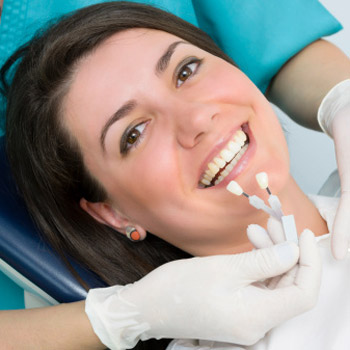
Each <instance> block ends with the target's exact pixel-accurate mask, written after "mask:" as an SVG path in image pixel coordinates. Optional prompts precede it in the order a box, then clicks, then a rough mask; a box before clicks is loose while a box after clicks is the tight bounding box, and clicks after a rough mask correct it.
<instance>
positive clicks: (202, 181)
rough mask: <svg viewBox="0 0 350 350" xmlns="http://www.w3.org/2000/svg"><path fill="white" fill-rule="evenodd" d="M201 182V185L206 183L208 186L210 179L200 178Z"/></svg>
mask: <svg viewBox="0 0 350 350" xmlns="http://www.w3.org/2000/svg"><path fill="white" fill-rule="evenodd" d="M201 183H202V184H203V185H206V186H209V185H210V181H209V180H207V179H202V180H201Z"/></svg>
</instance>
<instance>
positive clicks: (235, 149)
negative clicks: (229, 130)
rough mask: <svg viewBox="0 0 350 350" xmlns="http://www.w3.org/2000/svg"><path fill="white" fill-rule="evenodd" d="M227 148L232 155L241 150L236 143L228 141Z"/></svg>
mask: <svg viewBox="0 0 350 350" xmlns="http://www.w3.org/2000/svg"><path fill="white" fill-rule="evenodd" d="M227 146H228V149H229V150H230V151H231V152H233V153H234V154H237V153H238V152H239V151H240V150H241V146H240V145H239V144H238V143H236V142H233V141H230V142H229V143H228V145H227Z"/></svg>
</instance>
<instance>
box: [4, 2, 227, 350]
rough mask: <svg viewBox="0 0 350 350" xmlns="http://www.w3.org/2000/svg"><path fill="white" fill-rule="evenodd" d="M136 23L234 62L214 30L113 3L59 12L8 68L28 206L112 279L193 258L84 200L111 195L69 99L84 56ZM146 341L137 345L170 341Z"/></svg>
mask: <svg viewBox="0 0 350 350" xmlns="http://www.w3.org/2000/svg"><path fill="white" fill-rule="evenodd" d="M131 28H151V29H157V30H162V31H165V32H168V33H171V34H174V35H176V36H178V37H180V38H182V39H184V40H186V41H188V42H190V43H192V44H194V45H196V46H198V47H200V48H201V49H203V50H206V51H207V52H210V53H212V54H214V55H216V56H219V57H221V58H223V59H225V60H226V61H228V62H230V63H232V64H233V62H232V60H231V59H230V58H229V57H228V56H226V55H225V54H224V53H223V52H222V51H221V50H220V49H219V48H218V47H217V46H216V44H215V43H214V42H213V41H212V39H211V38H210V37H209V36H208V35H206V34H205V33H204V32H203V31H201V30H200V29H198V28H197V27H195V26H193V25H191V24H189V23H188V22H185V21H183V20H182V19H180V18H178V17H176V16H174V15H172V14H170V13H167V12H164V11H161V10H159V9H156V8H153V7H150V6H147V5H143V4H137V3H130V2H108V3H102V4H97V5H93V6H89V7H86V8H83V9H81V10H78V11H76V12H74V13H73V14H71V15H69V16H64V17H62V18H60V19H59V20H58V21H57V22H55V23H53V24H51V25H50V26H49V27H48V28H47V29H45V30H43V31H41V32H39V33H37V34H36V36H35V37H34V38H33V39H32V40H30V42H28V43H27V44H26V45H24V46H23V47H21V48H20V49H19V50H17V51H16V52H15V53H14V54H13V55H12V56H11V57H10V58H9V60H8V61H7V62H6V63H5V65H4V66H3V68H2V69H1V81H2V93H3V94H4V96H5V98H6V100H7V111H6V140H7V153H8V158H9V162H10V165H11V169H12V172H13V174H14V177H15V180H16V182H17V185H18V187H19V189H20V192H21V194H22V196H23V198H24V200H25V202H26V204H27V206H28V209H29V212H30V213H31V215H32V217H33V218H34V221H35V222H36V224H37V225H38V226H39V228H40V230H41V232H42V233H43V235H44V237H46V239H47V240H48V241H49V242H50V244H51V245H52V246H53V247H54V248H55V249H56V250H57V251H58V252H59V253H60V254H61V255H62V257H63V259H64V260H65V261H67V257H68V256H71V257H73V258H74V259H75V260H77V261H78V262H79V263H81V264H82V265H84V266H85V267H87V268H88V269H90V270H92V271H93V272H95V273H96V274H98V275H99V276H100V277H101V279H103V280H104V281H105V282H106V283H107V284H127V283H131V282H134V281H136V280H138V279H140V278H141V277H143V276H144V275H146V274H147V273H148V272H150V271H151V270H153V269H154V268H156V267H158V266H160V265H162V264H164V263H166V262H168V261H171V260H174V259H179V258H186V257H189V255H188V254H187V253H185V252H183V251H181V250H179V249H178V248H176V247H174V246H172V245H170V244H168V243H167V242H165V241H163V240H161V239H159V238H157V237H155V236H153V235H151V234H149V235H148V236H147V239H146V240H145V241H143V242H140V243H138V244H133V243H131V242H130V241H128V240H127V239H125V238H124V237H123V236H122V235H120V234H118V233H116V232H115V231H114V230H113V229H111V228H109V227H107V226H105V225H102V224H100V223H98V222H97V221H95V220H94V219H93V218H92V217H91V216H89V215H88V214H87V213H85V211H83V210H82V209H81V208H80V205H79V201H80V199H81V198H82V197H84V198H86V199H87V200H88V201H91V202H99V201H104V200H105V199H106V198H107V195H106V192H105V190H104V188H103V187H102V186H101V185H100V184H99V183H98V182H97V181H96V179H94V178H93V177H92V176H91V174H90V173H89V172H88V171H87V169H86V168H85V166H84V163H83V160H82V154H81V151H80V149H79V146H78V144H77V142H76V140H75V139H74V138H73V137H72V136H71V135H69V134H68V133H67V132H66V131H65V130H64V129H63V128H62V127H61V123H60V117H61V114H62V110H61V104H62V100H63V98H64V96H65V94H66V93H67V91H68V89H69V86H70V82H71V79H72V75H73V73H74V71H75V69H76V66H77V65H78V64H79V60H80V59H81V58H83V57H84V56H86V55H88V54H89V53H90V52H91V51H92V50H94V49H96V48H97V47H98V45H100V44H101V43H102V42H103V41H104V40H106V39H107V38H109V37H110V36H111V35H113V34H115V33H117V32H121V31H124V30H127V29H131ZM14 68H15V74H14V77H13V79H9V78H8V76H10V75H12V74H10V73H9V72H11V71H13V69H14ZM9 80H12V82H11V83H9ZM151 343H152V342H151ZM147 344H150V343H149V342H145V343H144V344H139V345H138V348H140V349H141V348H144V349H147V348H149V349H152V350H156V349H162V348H164V347H165V345H164V344H162V343H159V342H158V343H152V344H151V345H147Z"/></svg>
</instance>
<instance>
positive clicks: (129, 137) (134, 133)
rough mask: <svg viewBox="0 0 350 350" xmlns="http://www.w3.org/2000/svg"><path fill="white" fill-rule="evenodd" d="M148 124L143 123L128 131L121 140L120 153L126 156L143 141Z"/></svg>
mask: <svg viewBox="0 0 350 350" xmlns="http://www.w3.org/2000/svg"><path fill="white" fill-rule="evenodd" d="M147 124H148V122H143V123H141V124H138V125H136V126H134V127H132V128H131V129H130V130H126V131H125V133H124V134H123V136H122V138H121V140H120V152H121V153H122V154H126V153H127V152H128V151H129V150H130V149H131V148H132V147H136V146H137V145H138V144H139V143H140V142H141V140H142V138H143V134H144V130H145V128H146V126H147Z"/></svg>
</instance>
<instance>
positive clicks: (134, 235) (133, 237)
mask: <svg viewBox="0 0 350 350" xmlns="http://www.w3.org/2000/svg"><path fill="white" fill-rule="evenodd" d="M125 231H126V237H128V238H129V239H130V241H132V242H139V241H140V240H141V235H140V233H139V232H138V231H137V230H136V228H135V227H132V226H127V227H126V230H125Z"/></svg>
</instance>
